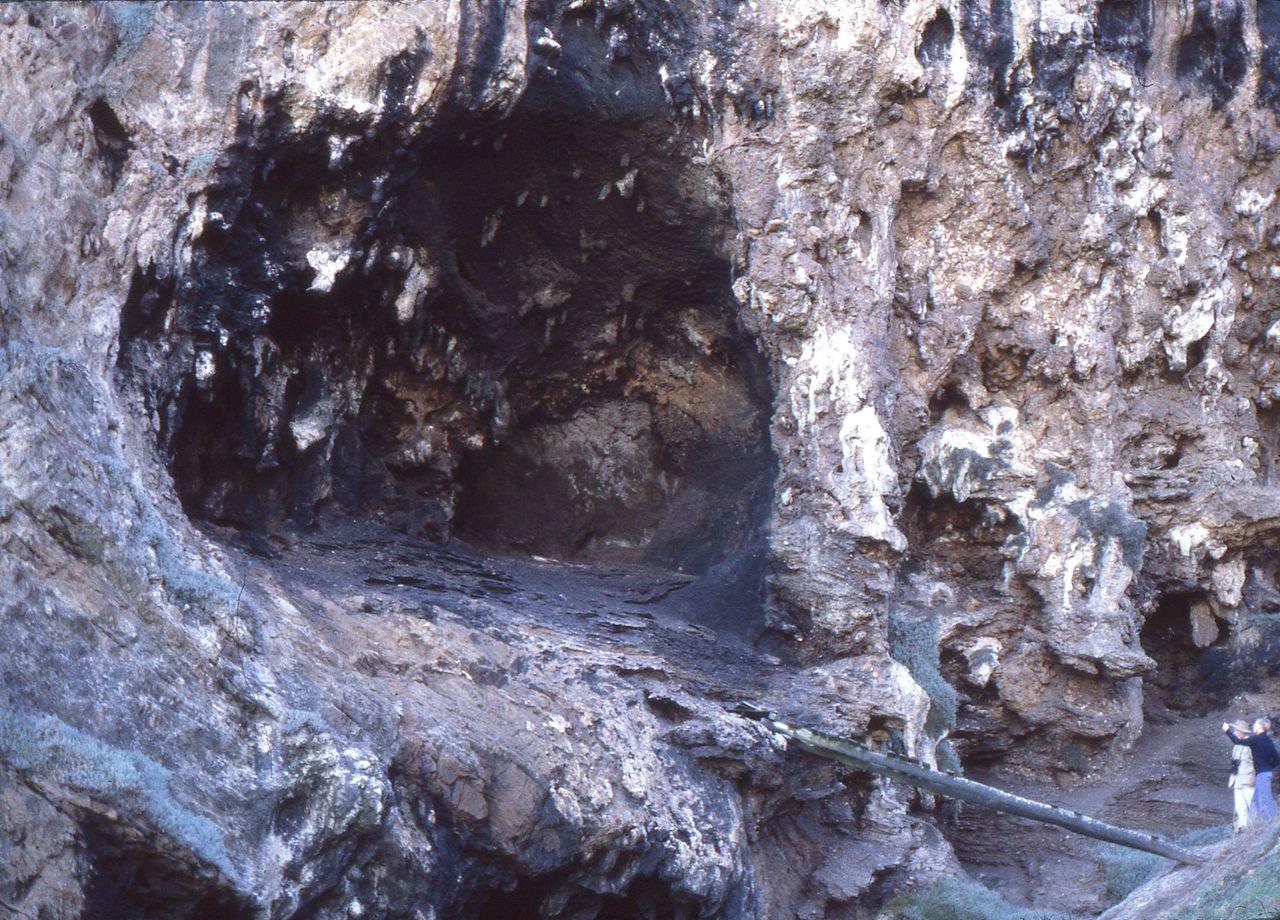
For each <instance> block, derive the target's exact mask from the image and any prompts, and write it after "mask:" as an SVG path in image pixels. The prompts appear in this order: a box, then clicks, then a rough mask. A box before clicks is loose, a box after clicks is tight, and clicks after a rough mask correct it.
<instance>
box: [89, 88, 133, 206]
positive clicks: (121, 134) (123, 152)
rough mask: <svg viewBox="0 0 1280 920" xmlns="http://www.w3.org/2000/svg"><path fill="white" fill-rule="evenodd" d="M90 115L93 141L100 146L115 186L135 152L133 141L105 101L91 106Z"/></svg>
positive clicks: (101, 155)
mask: <svg viewBox="0 0 1280 920" xmlns="http://www.w3.org/2000/svg"><path fill="white" fill-rule="evenodd" d="M88 115H89V122H90V124H92V125H93V139H94V143H96V144H97V146H98V156H99V157H101V158H102V163H103V166H104V167H105V168H106V170H107V176H108V177H109V178H110V179H111V184H112V186H114V185H115V184H116V183H117V182H118V181H120V173H121V172H122V171H123V170H124V164H125V161H127V160H128V159H129V153H130V152H131V151H132V150H133V141H131V140H130V139H129V132H128V131H126V130H125V127H124V125H122V124H121V123H120V119H119V118H118V117H117V116H116V113H115V111H114V110H112V108H111V106H109V105H107V102H106V100H105V99H98V100H97V101H95V102H94V103H93V105H91V106H89V109H88Z"/></svg>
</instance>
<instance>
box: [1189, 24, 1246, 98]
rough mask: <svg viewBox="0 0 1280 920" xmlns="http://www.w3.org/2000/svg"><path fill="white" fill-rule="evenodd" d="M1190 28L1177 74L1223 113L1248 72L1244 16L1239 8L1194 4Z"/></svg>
mask: <svg viewBox="0 0 1280 920" xmlns="http://www.w3.org/2000/svg"><path fill="white" fill-rule="evenodd" d="M1194 9H1195V14H1194V16H1193V17H1192V19H1191V28H1190V29H1189V30H1188V31H1187V33H1186V34H1185V35H1184V36H1183V37H1182V40H1181V41H1179V42H1178V50H1177V57H1176V60H1175V65H1174V66H1175V73H1176V74H1177V78H1178V81H1179V82H1180V83H1182V84H1183V85H1184V86H1187V87H1189V88H1192V89H1194V90H1197V91H1199V92H1201V93H1204V94H1206V95H1208V96H1209V97H1210V99H1211V100H1212V102H1213V107H1214V108H1215V109H1220V108H1222V107H1223V106H1224V105H1226V104H1227V103H1228V102H1230V101H1231V98H1232V97H1233V96H1234V95H1235V94H1236V90H1237V89H1239V88H1240V84H1241V82H1242V81H1243V80H1244V78H1245V74H1246V73H1247V72H1248V69H1249V50H1248V48H1247V47H1246V45H1245V40H1244V12H1243V10H1242V9H1241V7H1240V6H1239V5H1237V4H1232V3H1222V4H1219V3H1214V2H1212V0H1195V4H1194Z"/></svg>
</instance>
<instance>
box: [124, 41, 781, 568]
mask: <svg viewBox="0 0 1280 920" xmlns="http://www.w3.org/2000/svg"><path fill="white" fill-rule="evenodd" d="M605 40H606V39H605V37H603V36H602V35H600V34H598V33H597V32H596V31H595V30H594V29H593V28H592V27H591V25H590V23H589V22H585V21H584V22H580V23H577V24H576V25H575V24H571V23H566V25H565V28H564V29H563V30H562V32H561V33H560V41H561V42H563V47H564V51H563V60H562V63H561V66H560V72H559V73H558V74H557V75H556V76H555V77H554V78H553V77H551V76H548V75H543V76H542V77H535V78H534V79H533V81H532V83H531V86H530V89H529V91H528V92H527V93H526V95H525V97H524V99H523V100H522V101H521V103H520V104H519V105H518V106H517V107H516V108H515V109H514V111H512V112H511V113H510V114H509V115H508V116H507V117H505V118H502V119H496V120H489V121H479V120H477V119H476V118H474V117H472V116H466V115H461V114H455V115H453V116H451V118H449V119H444V120H442V122H441V123H440V124H438V125H433V126H432V127H431V128H430V129H429V130H426V131H423V132H421V133H418V134H414V135H412V136H405V133H404V130H403V129H402V128H400V127H398V126H397V125H396V124H394V123H387V124H381V125H379V126H376V127H368V128H366V129H365V130H363V131H358V130H356V126H351V125H346V126H344V125H341V124H337V123H335V124H333V125H330V126H327V127H328V128H329V130H328V131H313V132H310V133H307V134H305V135H302V136H294V135H291V134H290V133H289V130H288V124H287V118H286V116H285V115H284V110H283V108H282V107H281V106H280V104H279V103H278V101H276V100H272V99H266V100H263V102H262V105H261V107H260V108H261V111H260V112H259V113H258V114H256V115H252V116H246V117H245V119H244V120H243V123H242V125H241V130H240V142H239V145H238V147H237V148H236V149H233V150H232V151H229V152H228V154H227V155H226V164H227V165H226V168H225V169H224V170H223V172H222V177H221V182H220V184H219V186H218V187H217V189H216V190H215V192H214V193H213V194H212V195H211V196H210V200H209V204H208V209H207V214H206V216H205V217H204V220H203V224H202V225H201V226H198V227H196V228H194V229H193V233H192V236H193V240H194V245H193V250H194V256H193V260H192V266H191V269H190V271H189V272H187V274H186V275H185V276H184V277H182V278H179V279H159V278H156V277H154V276H153V275H151V274H148V273H146V272H139V273H137V275H136V276H135V279H134V284H133V287H132V290H131V293H130V296H129V298H128V301H127V303H126V304H125V307H124V310H123V316H122V322H121V352H120V362H119V363H120V367H121V370H122V375H123V378H124V379H125V380H127V381H129V382H130V385H132V386H136V387H138V388H139V389H140V391H141V392H142V393H143V395H144V397H145V400H146V402H147V404H148V408H149V409H150V410H151V413H152V423H153V425H154V426H155V429H156V433H157V437H158V440H159V444H160V447H161V450H162V451H163V452H164V454H165V456H166V457H167V458H168V461H169V463H170V469H171V471H172V473H173V476H174V480H175V484H176V487H177V490H178V493H179V495H180V497H181V498H182V501H183V504H184V507H185V508H186V510H187V512H188V514H189V515H191V516H192V517H195V518H199V519H204V520H209V521H214V522H218V523H226V524H233V525H236V526H242V527H250V528H255V529H258V530H262V531H271V530H274V529H276V528H279V527H281V526H286V525H288V526H301V527H312V526H317V525H321V524H323V521H324V518H325V516H326V515H328V514H334V513H345V514H378V515H379V517H380V519H381V520H383V521H384V522H386V523H389V524H390V525H391V526H393V527H395V528H396V529H399V530H401V531H403V532H406V533H410V534H412V535H418V536H430V537H444V536H447V535H449V534H457V535H460V536H463V537H464V538H466V539H468V540H470V541H473V542H475V543H476V544H478V545H481V546H484V547H487V548H490V549H494V550H498V551H505V552H516V553H536V554H545V555H550V556H556V557H560V558H566V557H569V558H587V559H610V560H622V561H644V562H649V563H653V564H657V565H661V566H664V567H668V568H679V569H682V570H686V571H692V572H701V571H704V570H705V569H707V568H708V567H709V566H712V565H714V564H716V563H719V562H721V561H723V560H725V559H728V558H729V557H732V556H734V555H735V554H738V553H740V552H742V551H744V550H751V551H752V552H754V551H756V549H757V547H758V543H759V534H760V530H761V528H762V527H763V521H764V516H765V514H766V510H767V506H768V495H769V491H770V487H771V481H772V469H773V465H774V462H773V458H772V454H771V449H770V445H769V439H768V429H767V425H768V415H769V407H770V404H771V394H770V390H769V383H768V374H767V367H766V364H765V361H764V359H763V358H762V357H761V356H760V355H759V353H758V351H757V348H756V344H755V342H754V340H753V339H752V338H751V336H750V335H749V334H748V333H746V332H745V331H744V330H743V329H742V328H741V326H740V324H739V322H738V320H737V317H736V303H735V301H734V299H733V296H732V292H731V289H730V280H731V273H730V263H729V257H728V253H727V252H726V250H725V246H724V244H723V237H724V235H725V234H726V233H727V232H728V231H729V229H730V228H731V226H732V220H733V217H732V214H731V213H730V211H729V209H728V207H727V205H726V204H725V201H726V194H725V190H724V189H723V188H722V187H721V185H720V181H719V179H718V178H717V177H716V176H715V175H714V174H713V173H712V172H711V171H710V170H709V169H707V168H706V167H705V166H700V165H698V163H697V162H696V160H695V156H694V155H695V152H696V149H697V143H698V137H697V136H696V133H695V132H693V131H692V130H690V129H687V128H682V127H679V126H677V125H676V124H673V123H672V122H671V121H670V119H669V118H668V117H667V115H666V113H667V111H668V110H667V106H668V102H667V100H666V97H665V95H664V89H663V86H662V83H661V82H660V80H659V79H658V77H657V75H656V72H655V71H654V70H653V69H652V68H650V67H647V66H644V63H643V61H640V62H639V63H638V64H637V65H636V66H629V67H628V68H627V69H626V72H625V73H624V74H622V75H621V76H620V75H619V72H618V71H617V70H616V69H615V70H614V71H612V72H610V73H609V74H608V75H607V76H606V74H605V73H604V71H603V70H602V68H604V67H605V66H607V65H606V64H605V63H603V62H604V60H605V59H606V57H607V56H606V55H604V54H603V53H602V51H601V49H599V48H596V47H595V45H598V44H600V43H601V42H603V41H605ZM474 50H475V54H476V55H477V60H480V59H484V58H486V52H485V51H484V48H482V47H477V48H476V49H474ZM490 56H491V55H490ZM402 63H403V68H402V69H407V71H412V70H413V68H414V67H416V66H420V63H415V62H414V61H412V60H409V59H407V58H406V59H405V60H404V61H403V62H402ZM477 66H479V64H477ZM392 78H394V80H393V79H392ZM414 79H415V77H414V75H413V73H411V72H406V73H404V74H399V73H398V72H397V73H396V74H389V75H388V87H389V88H388V90H387V92H396V93H401V94H403V93H404V92H406V91H407V90H406V89H405V88H406V87H409V86H411V85H412V84H413V81H414ZM391 83H394V84H395V86H394V87H392V86H391ZM606 85H607V86H608V88H609V91H608V92H607V93H606V92H604V90H603V89H602V87H604V86H606ZM461 91H462V90H459V92H461ZM602 100H607V104H605V103H602ZM758 569H759V567H758V566H748V567H745V568H744V569H743V571H750V572H751V573H753V574H752V575H751V577H753V578H754V577H759V575H760V572H759V571H758Z"/></svg>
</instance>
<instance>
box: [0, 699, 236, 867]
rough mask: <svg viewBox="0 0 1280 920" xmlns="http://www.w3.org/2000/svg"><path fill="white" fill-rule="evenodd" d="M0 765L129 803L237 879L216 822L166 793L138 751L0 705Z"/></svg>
mask: <svg viewBox="0 0 1280 920" xmlns="http://www.w3.org/2000/svg"><path fill="white" fill-rule="evenodd" d="M0 763H5V764H8V765H9V766H10V767H12V768H13V769H15V770H18V771H19V772H21V773H25V774H28V775H30V776H33V777H38V778H42V779H44V780H45V781H47V782H51V783H54V784H56V785H58V786H63V787H67V788H70V789H73V790H75V791H76V792H79V793H82V794H87V795H89V796H90V797H92V798H95V799H98V800H100V801H103V802H106V803H110V804H112V805H114V806H115V807H121V806H126V805H133V806H134V807H136V808H137V809H138V811H139V812H141V814H142V815H143V816H145V818H146V820H147V821H148V822H149V823H150V824H151V825H152V826H153V827H154V828H155V829H156V830H157V831H159V832H160V833H162V834H164V835H166V836H167V837H169V838H170V839H171V840H173V841H175V842H176V843H179V844H182V845H184V846H186V847H187V848H188V850H189V851H190V852H191V853H192V854H193V855H195V856H196V858H197V859H199V860H201V861H203V862H205V863H209V864H212V865H214V866H217V867H218V868H219V869H221V870H222V871H223V872H224V873H225V874H226V875H228V876H230V877H232V878H234V877H236V871H235V868H234V867H233V866H232V864H231V859H230V857H229V855H228V853H227V849H226V845H225V844H224V843H223V840H222V832H221V831H219V830H218V827H217V825H215V824H214V823H213V822H212V821H210V820H209V819H208V818H205V817H203V816H201V815H198V814H196V813H194V812H192V811H191V810H190V809H188V808H186V807H184V806H183V805H182V804H181V803H179V802H178V801H177V800H176V799H175V798H174V797H173V795H172V793H170V791H169V778H170V773H169V771H168V770H166V769H165V768H164V767H162V766H161V765H160V764H158V763H156V762H155V761H154V760H152V759H151V758H149V757H147V756H145V755H143V754H140V753H139V752H137V751H129V750H123V749H121V748H116V747H112V746H111V745H108V744H105V743H103V742H101V741H99V740H98V739H97V738H94V737H93V736H92V735H87V734H85V733H84V732H82V731H80V730H79V729H76V728H73V727H72V726H70V725H68V724H66V723H65V722H63V721H62V720H61V719H58V718H56V717H54V716H49V715H36V714H25V713H19V712H16V711H14V710H12V709H6V708H4V707H3V706H0Z"/></svg>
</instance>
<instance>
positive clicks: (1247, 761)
mask: <svg viewBox="0 0 1280 920" xmlns="http://www.w3.org/2000/svg"><path fill="white" fill-rule="evenodd" d="M1231 727H1232V728H1233V729H1235V730H1236V731H1237V732H1239V733H1240V734H1241V735H1248V734H1249V723H1247V722H1245V721H1244V720H1241V721H1239V722H1233V723H1232V724H1231ZM1231 763H1232V764H1233V766H1234V769H1233V770H1232V771H1231V779H1229V780H1227V785H1228V786H1230V787H1231V791H1232V793H1233V795H1234V798H1235V819H1234V820H1233V821H1232V822H1231V823H1232V826H1233V827H1234V828H1235V831H1236V833H1237V834H1238V833H1240V832H1241V831H1242V830H1244V829H1245V828H1246V827H1248V826H1249V806H1250V805H1252V804H1253V788H1254V772H1253V752H1252V751H1250V750H1249V746H1248V745H1245V744H1239V743H1237V744H1236V745H1235V746H1234V747H1233V748H1232V749H1231Z"/></svg>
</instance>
